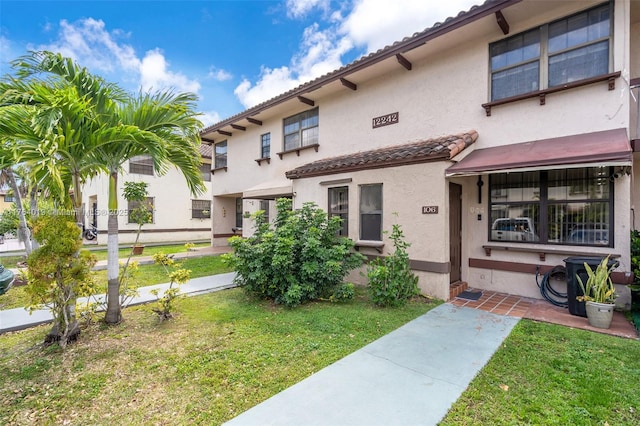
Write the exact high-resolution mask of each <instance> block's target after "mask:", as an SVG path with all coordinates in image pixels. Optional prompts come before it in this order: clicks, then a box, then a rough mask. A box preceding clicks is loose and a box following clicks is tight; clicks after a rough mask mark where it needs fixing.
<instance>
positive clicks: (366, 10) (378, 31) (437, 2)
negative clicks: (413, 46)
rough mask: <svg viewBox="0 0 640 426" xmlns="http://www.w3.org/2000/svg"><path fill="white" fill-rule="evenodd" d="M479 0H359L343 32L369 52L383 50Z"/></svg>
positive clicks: (456, 13)
mask: <svg viewBox="0 0 640 426" xmlns="http://www.w3.org/2000/svg"><path fill="white" fill-rule="evenodd" d="M477 3H481V1H476V0H447V1H441V0H403V1H397V2H390V1H387V0H356V3H355V5H354V8H353V10H352V12H351V13H350V14H349V16H347V17H346V19H345V21H344V24H343V25H342V27H341V33H342V34H344V36H345V37H348V38H350V39H351V40H353V42H354V43H355V44H356V45H358V46H366V49H367V52H373V51H376V50H378V49H381V48H383V47H385V46H387V45H390V44H392V43H394V42H395V41H399V40H402V39H403V38H404V37H408V36H411V35H413V34H414V33H416V32H420V31H423V30H424V29H426V28H429V27H431V26H432V25H433V24H435V23H436V22H442V21H444V20H445V19H446V18H447V17H449V16H457V15H458V13H459V12H461V11H463V10H465V11H466V10H469V9H470V8H471V6H473V5H474V4H477Z"/></svg>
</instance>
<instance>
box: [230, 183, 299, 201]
mask: <svg viewBox="0 0 640 426" xmlns="http://www.w3.org/2000/svg"><path fill="white" fill-rule="evenodd" d="M292 195H293V186H292V184H291V182H286V181H284V182H283V181H281V180H277V181H268V182H263V183H260V184H258V185H256V186H252V187H251V188H248V189H246V190H244V191H243V192H242V198H244V199H253V200H275V199H276V198H281V197H291V196H292Z"/></svg>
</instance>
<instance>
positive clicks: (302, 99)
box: [298, 96, 316, 106]
mask: <svg viewBox="0 0 640 426" xmlns="http://www.w3.org/2000/svg"><path fill="white" fill-rule="evenodd" d="M298 100H299V101H300V102H302V103H303V104H307V105H309V106H316V103H315V102H313V101H312V100H311V99H309V98H305V97H304V96H298Z"/></svg>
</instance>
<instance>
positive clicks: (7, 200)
mask: <svg viewBox="0 0 640 426" xmlns="http://www.w3.org/2000/svg"><path fill="white" fill-rule="evenodd" d="M14 201H16V199H15V197H14V196H13V194H5V195H4V202H5V203H13V202H14Z"/></svg>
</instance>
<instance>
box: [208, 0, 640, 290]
mask: <svg viewBox="0 0 640 426" xmlns="http://www.w3.org/2000/svg"><path fill="white" fill-rule="evenodd" d="M600 3H601V2H600V1H558V2H545V5H544V7H537V9H536V10H539V11H540V12H539V13H537V14H527V13H526V8H527V7H529V6H527V4H529V5H533V3H531V2H522V3H519V4H517V5H516V6H513V7H512V8H508V9H506V10H505V11H504V14H505V16H506V17H507V20H508V21H509V24H510V27H511V31H510V34H517V33H519V32H521V31H524V30H527V29H530V28H533V27H536V26H539V25H541V24H545V23H548V22H550V21H552V20H554V19H557V18H559V17H563V16H567V15H569V14H571V13H573V12H576V11H579V10H583V9H585V8H587V7H589V6H590V5H596V4H600ZM536 5H537V6H539V3H537V4H536ZM518 8H520V9H518ZM522 8H525V9H522ZM512 11H517V13H515V12H513V13H512ZM629 14H630V8H629V1H628V0H616V1H615V13H614V20H615V26H614V28H615V30H614V31H615V32H614V36H613V49H612V61H611V66H610V71H611V72H614V71H621V73H622V77H621V78H618V79H616V86H615V90H608V85H607V83H606V82H600V83H595V84H592V85H589V86H584V87H580V88H575V89H571V90H567V91H564V92H559V93H554V94H549V95H548V96H547V97H546V105H544V106H541V105H540V104H539V101H538V99H537V98H533V99H528V100H523V101H519V102H515V103H510V104H507V105H502V106H498V107H494V108H493V110H492V115H491V116H490V117H487V116H486V113H485V110H484V109H483V108H482V107H481V105H482V104H483V103H485V102H488V100H489V78H490V77H489V65H488V61H489V60H488V50H489V47H488V46H489V44H490V43H491V42H493V41H496V40H500V39H503V38H504V35H503V34H502V32H501V31H500V29H499V28H498V26H497V25H493V24H494V22H493V23H492V25H489V26H487V27H486V28H488V30H486V31H484V30H482V31H481V30H480V28H481V26H482V25H486V24H487V22H486V21H485V22H484V23H477V24H470V25H469V26H468V27H463V29H461V30H458V31H454V32H452V33H450V34H448V35H446V36H444V37H443V38H442V40H435V41H433V42H429V43H427V45H426V47H425V49H426V50H427V51H428V52H429V53H428V56H425V57H423V58H421V59H420V58H418V59H416V58H413V59H412V70H411V71H407V70H406V69H404V68H403V67H401V66H400V65H397V67H395V68H394V67H391V68H390V69H391V71H390V72H388V73H387V74H385V75H384V76H381V77H376V78H372V79H370V80H366V81H358V87H357V90H356V91H353V90H349V89H347V88H344V89H343V90H341V91H338V92H336V93H333V94H331V95H330V96H326V97H322V96H320V95H318V94H317V93H314V92H311V93H309V94H307V95H306V96H308V97H309V98H311V99H313V100H314V101H315V102H316V105H317V106H318V107H319V135H320V136H319V143H320V147H319V150H318V152H315V151H314V150H304V151H302V152H300V155H299V156H297V155H296V154H287V155H286V156H284V158H282V159H280V158H278V156H277V155H276V154H275V153H276V152H278V151H280V150H282V119H283V118H285V117H288V116H291V115H294V114H296V113H299V112H301V111H305V110H307V109H309V107H308V106H306V105H303V104H295V106H293V107H291V108H290V109H288V110H286V111H282V113H281V115H280V116H278V117H277V118H275V119H266V120H264V122H263V125H262V126H255V125H249V126H248V127H247V129H246V131H244V132H243V131H234V133H233V136H232V137H229V138H227V140H228V170H227V171H226V172H224V171H221V172H216V174H215V175H214V176H213V177H212V181H213V182H212V184H213V194H214V196H215V195H229V194H241V193H242V192H243V191H246V190H247V189H249V188H251V187H253V186H255V185H258V184H262V183H265V182H272V183H273V184H274V186H278V185H285V184H286V179H284V173H285V172H286V171H288V170H291V169H294V168H296V167H298V166H300V165H303V164H306V163H309V162H313V161H317V160H320V159H323V158H328V157H333V156H338V155H348V154H350V153H353V152H358V151H366V150H372V149H376V148H380V147H385V146H391V145H398V144H403V143H408V142H412V141H417V140H424V139H429V138H432V137H437V136H442V135H449V134H455V133H460V132H464V131H468V130H470V129H475V130H477V131H478V133H479V138H478V140H477V142H476V143H475V145H474V146H473V147H472V148H471V149H480V148H488V147H493V146H501V145H509V144H514V143H519V142H526V141H533V140H540V139H546V138H554V137H560V136H567V135H573V134H581V133H589V132H595V131H602V130H609V129H617V128H626V129H629V128H630V125H631V118H630V117H631V108H630V106H631V102H632V100H631V99H632V98H631V96H630V93H629V85H628V81H629V78H630V75H631V71H630V70H631V69H632V67H633V68H634V69H635V68H636V67H637V65H636V63H637V61H638V60H639V59H637V56H636V58H635V59H634V61H635V62H634V63H632V62H631V60H630V50H629V49H630V31H631V28H630V25H629ZM516 15H517V17H518V19H513V16H516ZM482 28H484V27H482ZM483 31H484V32H483ZM471 33H472V34H474V37H472V38H469V37H468V36H466V35H465V34H471ZM633 34H634V37H635V38H637V36H638V27H637V25H634V27H633ZM447 40H449V41H448V42H447ZM637 43H638V42H637V40H635V41H633V42H632V43H631V47H633V46H635V44H637ZM635 107H636V106H635V103H634V104H633V108H635ZM278 108H283V107H278ZM392 112H398V113H399V122H398V123H397V124H394V125H389V126H385V127H380V128H376V129H373V128H372V125H371V120H372V118H374V117H377V116H381V115H384V114H387V113H392ZM258 118H260V117H258ZM267 132H270V133H271V163H270V164H266V163H265V162H263V163H262V164H261V165H258V164H257V163H256V162H255V161H254V159H256V158H258V157H259V147H260V135H261V134H263V133H267ZM220 140H222V139H221V138H219V137H218V138H216V141H220ZM576 149H579V147H576ZM444 169H445V164H444V163H431V164H428V165H420V166H406V167H401V168H396V169H376V170H370V171H362V172H356V173H344V174H339V175H329V176H324V177H321V178H309V179H299V180H296V181H294V182H293V185H294V193H295V194H296V195H295V197H294V202H295V205H296V206H299V205H301V203H302V202H304V201H315V202H316V203H318V204H319V205H320V206H321V207H323V208H326V206H327V199H326V198H327V187H326V186H323V185H320V184H319V182H321V181H326V180H333V179H340V178H352V179H353V181H352V182H351V183H350V184H349V188H350V218H349V220H350V223H349V229H350V233H351V234H350V237H351V238H354V239H355V238H357V230H358V215H357V206H358V204H357V190H356V188H357V185H359V184H362V183H366V182H367V181H373V182H382V183H383V184H384V187H385V189H384V198H385V201H384V229H387V230H388V229H390V226H391V223H392V218H393V216H392V215H391V213H392V212H395V211H397V212H398V213H399V222H400V223H402V224H403V225H405V224H406V226H405V233H406V235H407V236H408V239H409V242H411V243H412V247H411V249H410V250H411V251H410V254H411V257H412V258H414V259H419V260H427V261H434V262H446V261H448V256H449V247H448V232H449V226H448V218H447V214H446V212H447V210H446V202H448V198H447V194H448V192H447V190H446V188H447V187H446V179H445V177H444ZM476 179H477V178H476V177H470V178H457V179H453V180H452V181H453V182H457V183H460V184H462V186H463V209H462V211H463V225H462V227H463V229H462V231H463V262H462V265H463V266H462V277H463V280H466V281H468V282H469V284H470V285H471V286H477V287H481V288H487V289H493V290H497V291H505V292H509V293H513V294H521V295H525V296H530V297H540V295H539V292H538V289H537V286H536V285H535V281H534V276H533V275H530V274H517V273H512V272H502V271H486V270H480V269H478V268H470V267H469V266H468V260H469V258H485V254H484V251H483V249H482V245H483V244H486V243H487V240H488V224H487V221H488V220H489V217H488V215H489V212H488V211H487V208H488V202H487V194H488V193H487V190H488V188H487V186H488V185H485V186H484V187H483V191H484V193H483V203H482V204H478V203H477V186H476ZM632 182H633V181H632V178H631V177H624V178H621V179H618V180H617V181H616V184H615V194H616V201H615V226H616V228H615V230H614V238H615V247H613V248H612V249H611V251H612V252H614V253H617V254H620V255H621V256H622V257H621V263H622V267H621V269H622V268H626V269H627V270H628V268H629V238H628V232H629V230H630V227H631V223H632V220H631V219H632V218H631V213H630V212H631V207H632V202H631V201H630V200H629V195H628V194H631V192H632V191H633V193H634V194H637V195H638V196H640V193H638V190H637V186H638V185H635V184H634V186H633V188H632V186H631V185H632ZM352 188H353V190H352ZM388 188H394V189H393V190H389V189H388ZM638 196H636V197H635V199H636V200H640V198H639V197H638ZM422 205H439V206H442V210H441V213H440V214H439V215H435V216H429V215H424V216H423V215H422V214H421V211H420V206H422ZM244 208H245V209H250V208H251V207H250V206H248V205H247V200H245V206H244ZM639 208H640V207H639ZM478 214H480V215H481V217H482V218H481V220H478V219H477V217H478ZM215 221H216V219H215V218H214V230H215V229H218V227H217V224H216V222H215ZM222 223H223V224H224V225H223V226H222V227H223V228H227V227H228V224H227V223H226V222H222ZM244 228H245V229H247V227H246V223H245V226H244ZM214 232H215V231H214ZM247 232H248V231H247ZM425 236H426V238H425ZM387 246H388V244H387ZM518 246H519V247H522V246H523V245H518ZM369 250H370V249H369ZM576 251H579V252H580V253H585V252H587V253H588V252H590V251H594V252H595V251H602V249H601V250H597V249H592V248H587V247H585V248H576ZM565 257H567V255H555V256H554V255H548V256H547V258H546V260H545V261H544V262H541V261H540V260H539V257H538V255H537V254H536V253H535V252H532V253H515V252H505V251H495V252H494V253H493V254H492V256H491V260H499V261H505V262H522V263H529V264H531V263H533V264H537V263H542V264H546V265H556V264H562V263H563V262H562V260H563V259H564V258H565ZM422 275H424V274H422ZM436 275H437V277H431V276H429V277H426V276H424V277H421V284H420V285H421V288H422V289H423V291H425V292H427V293H429V294H432V295H435V296H436V297H441V298H445V299H446V298H448V293H447V294H446V295H445V289H448V284H449V282H448V275H445V274H436ZM447 292H448V290H447Z"/></svg>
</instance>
